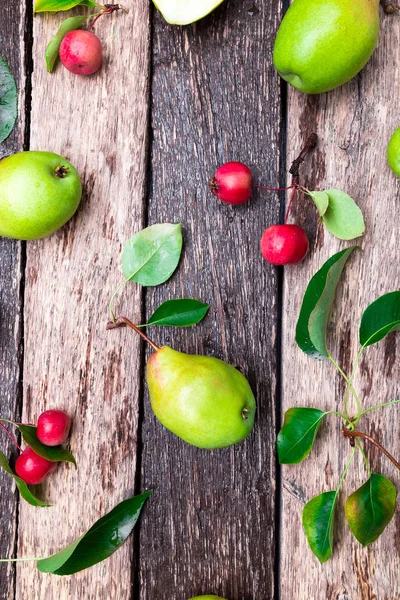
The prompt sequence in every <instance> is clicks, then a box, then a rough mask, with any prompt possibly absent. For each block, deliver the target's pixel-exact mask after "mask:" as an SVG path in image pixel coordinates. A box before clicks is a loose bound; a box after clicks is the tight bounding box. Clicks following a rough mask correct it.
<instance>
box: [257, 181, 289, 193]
mask: <svg viewBox="0 0 400 600" xmlns="http://www.w3.org/2000/svg"><path fill="white" fill-rule="evenodd" d="M252 185H253V187H255V188H258V189H260V190H268V191H269V192H286V191H287V190H291V189H292V187H293V185H289V186H288V187H284V188H272V187H265V185H257V184H256V183H253V184H252Z"/></svg>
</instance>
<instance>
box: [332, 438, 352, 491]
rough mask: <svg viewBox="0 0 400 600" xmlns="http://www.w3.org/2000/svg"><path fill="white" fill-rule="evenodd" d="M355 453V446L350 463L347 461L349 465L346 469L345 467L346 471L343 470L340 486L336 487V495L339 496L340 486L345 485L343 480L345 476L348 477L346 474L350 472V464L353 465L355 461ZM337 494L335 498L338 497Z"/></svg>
mask: <svg viewBox="0 0 400 600" xmlns="http://www.w3.org/2000/svg"><path fill="white" fill-rule="evenodd" d="M355 453H356V449H355V448H353V449H352V451H351V456H350V458H349V461H348V463H347V465H346V467H345V469H344V471H343V473H342V476H341V478H340V481H339V485H338V486H337V488H336V496H337V495H338V493H339V492H340V488H341V487H342V485H343V481H344V480H345V477H346V475H347V472H348V470H349V468H350V465H351V463H352V462H353V458H354V455H355ZM336 496H335V499H336Z"/></svg>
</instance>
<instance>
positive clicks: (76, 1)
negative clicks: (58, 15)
mask: <svg viewBox="0 0 400 600" xmlns="http://www.w3.org/2000/svg"><path fill="white" fill-rule="evenodd" d="M78 5H80V6H89V8H94V7H95V6H96V2H95V0H36V2H35V8H34V12H35V13H40V12H58V11H61V10H70V9H71V8H74V7H75V6H78Z"/></svg>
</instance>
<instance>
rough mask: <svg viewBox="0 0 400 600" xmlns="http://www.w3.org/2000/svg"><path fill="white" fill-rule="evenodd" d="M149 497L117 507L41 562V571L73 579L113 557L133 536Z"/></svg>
mask: <svg viewBox="0 0 400 600" xmlns="http://www.w3.org/2000/svg"><path fill="white" fill-rule="evenodd" d="M150 493H151V492H150V491H149V492H146V493H145V494H141V495H140V496H134V497H133V498H128V499H127V500H124V501H123V502H121V503H120V504H117V506H115V507H114V508H113V509H112V511H111V512H109V513H108V514H106V515H105V516H104V517H102V518H101V519H99V520H98V521H96V523H95V524H94V525H93V526H92V527H91V528H90V529H89V531H87V532H86V533H84V534H83V535H82V536H81V537H80V538H78V539H77V540H75V542H73V543H72V544H70V545H69V546H68V547H67V548H64V549H63V550H60V552H57V553H56V554H53V555H52V556H50V557H49V558H43V559H42V560H39V561H38V562H37V568H38V569H39V571H42V572H43V573H53V574H54V575H72V574H73V573H77V572H78V571H82V570H83V569H87V568H89V567H92V566H93V565H95V564H97V563H98V562H100V561H102V560H104V559H105V558H108V557H109V556H111V554H113V553H114V552H115V551H116V550H118V548H119V547H120V546H121V545H122V544H123V543H124V541H125V540H126V538H127V537H128V535H129V534H130V533H131V531H132V529H133V528H134V526H135V524H136V521H137V520H138V518H139V515H140V511H141V510H142V507H143V505H144V503H145V501H146V499H147V497H148V496H149V494H150Z"/></svg>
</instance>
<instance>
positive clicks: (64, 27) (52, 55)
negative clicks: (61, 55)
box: [46, 16, 87, 73]
mask: <svg viewBox="0 0 400 600" xmlns="http://www.w3.org/2000/svg"><path fill="white" fill-rule="evenodd" d="M86 19H87V17H82V16H80V17H71V18H69V19H66V20H65V21H63V22H62V23H61V26H60V29H59V30H58V31H57V33H56V34H55V36H54V37H53V38H52V39H51V40H50V42H49V43H48V45H47V48H46V67H47V70H48V72H49V73H51V72H52V71H53V69H54V67H55V64H56V62H57V59H58V52H59V50H60V46H61V42H62V41H63V39H64V38H65V36H66V35H67V33H69V32H70V31H75V29H79V27H80V26H81V25H82V23H83V22H84V21H86Z"/></svg>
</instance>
